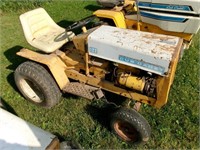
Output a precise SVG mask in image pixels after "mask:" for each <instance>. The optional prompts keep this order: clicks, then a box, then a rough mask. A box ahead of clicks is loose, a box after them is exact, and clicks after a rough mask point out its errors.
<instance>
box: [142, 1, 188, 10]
mask: <svg viewBox="0 0 200 150" xmlns="http://www.w3.org/2000/svg"><path fill="white" fill-rule="evenodd" d="M138 6H139V7H140V6H142V7H151V8H158V9H168V10H182V11H192V10H191V9H190V6H181V5H168V4H155V3H148V2H139V5H138Z"/></svg>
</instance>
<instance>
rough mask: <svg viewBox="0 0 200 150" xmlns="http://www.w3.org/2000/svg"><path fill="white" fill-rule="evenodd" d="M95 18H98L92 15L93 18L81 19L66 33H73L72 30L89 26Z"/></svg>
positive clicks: (69, 27)
mask: <svg viewBox="0 0 200 150" xmlns="http://www.w3.org/2000/svg"><path fill="white" fill-rule="evenodd" d="M95 18H96V16H94V15H92V16H89V17H86V18H84V19H81V20H79V21H77V22H74V23H73V24H72V25H70V26H68V27H67V28H66V31H72V30H75V29H78V28H81V27H83V26H85V25H87V24H88V23H90V22H91V21H92V20H94V19H95Z"/></svg>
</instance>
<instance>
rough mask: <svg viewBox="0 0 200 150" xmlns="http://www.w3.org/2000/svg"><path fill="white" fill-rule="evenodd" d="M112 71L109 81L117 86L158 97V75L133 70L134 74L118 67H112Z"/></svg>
mask: <svg viewBox="0 0 200 150" xmlns="http://www.w3.org/2000/svg"><path fill="white" fill-rule="evenodd" d="M113 68H115V69H114V70H113ZM111 70H113V71H112V72H111V73H110V74H109V75H110V78H109V80H110V81H111V82H114V83H115V85H116V86H120V87H122V88H125V89H129V90H133V91H137V92H141V93H143V94H145V95H147V96H149V97H153V98H155V97H156V75H154V74H151V73H148V72H144V71H140V70H139V69H133V68H132V70H133V71H132V72H131V71H127V70H123V69H120V68H118V67H111Z"/></svg>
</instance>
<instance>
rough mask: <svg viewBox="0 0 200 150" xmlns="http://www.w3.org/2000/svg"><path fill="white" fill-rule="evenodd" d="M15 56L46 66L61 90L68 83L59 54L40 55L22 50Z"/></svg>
mask: <svg viewBox="0 0 200 150" xmlns="http://www.w3.org/2000/svg"><path fill="white" fill-rule="evenodd" d="M61 53H62V52H60V55H61ZM17 55H19V56H21V57H24V58H27V59H30V60H32V61H35V62H38V63H41V64H44V65H46V66H48V68H49V69H50V71H51V73H52V75H53V77H54V79H55V81H56V82H57V84H58V86H59V87H60V89H61V90H62V89H63V88H64V87H65V86H66V85H67V84H68V83H69V79H68V77H67V75H66V74H65V70H66V69H67V66H66V64H65V63H64V62H63V61H62V60H61V58H60V57H59V54H58V55H57V54H54V53H52V54H40V53H37V52H34V51H32V50H29V49H25V48H23V49H21V50H20V51H19V52H17Z"/></svg>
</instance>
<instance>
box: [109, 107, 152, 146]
mask: <svg viewBox="0 0 200 150" xmlns="http://www.w3.org/2000/svg"><path fill="white" fill-rule="evenodd" d="M111 128H112V130H113V131H114V133H115V134H116V135H117V136H118V137H119V138H121V139H122V140H124V141H126V142H128V143H132V144H143V143H145V142H147V141H148V140H149V137H150V134H151V128H150V125H149V123H148V122H147V121H146V119H145V118H144V117H143V116H142V115H140V114H139V113H138V112H137V111H135V110H132V109H128V108H120V109H118V110H116V111H115V112H114V113H113V114H112V115H111Z"/></svg>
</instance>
